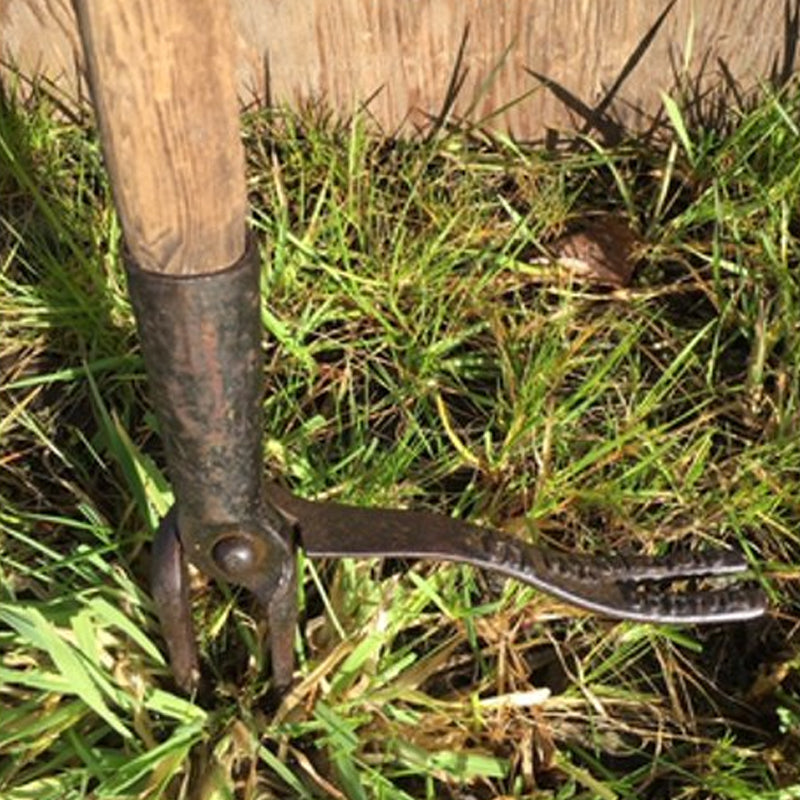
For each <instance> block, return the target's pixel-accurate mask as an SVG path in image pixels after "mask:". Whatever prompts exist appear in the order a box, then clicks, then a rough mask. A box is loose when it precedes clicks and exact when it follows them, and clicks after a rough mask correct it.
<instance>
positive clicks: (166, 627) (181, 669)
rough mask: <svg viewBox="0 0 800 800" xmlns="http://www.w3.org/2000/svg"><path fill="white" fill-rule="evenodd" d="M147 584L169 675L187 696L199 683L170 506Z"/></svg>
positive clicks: (182, 566) (180, 551) (158, 535)
mask: <svg viewBox="0 0 800 800" xmlns="http://www.w3.org/2000/svg"><path fill="white" fill-rule="evenodd" d="M150 580H151V584H152V591H153V600H154V602H155V606H156V612H157V613H158V618H159V620H160V622H161V631H162V633H163V635H164V639H165V640H166V643H167V649H168V651H169V660H170V666H171V668H172V674H173V676H174V677H175V682H176V683H177V684H178V686H179V687H180V688H181V689H183V690H184V691H187V692H190V691H192V690H193V689H195V688H197V685H198V683H199V680H200V666H199V659H198V655H197V644H196V643H195V637H194V625H193V624H192V608H191V605H190V603H189V577H188V574H187V571H186V561H185V560H184V557H183V548H182V546H181V540H180V537H179V535H178V528H177V512H176V509H175V507H174V506H173V507H172V508H171V509H170V511H169V513H168V514H167V515H166V516H165V517H164V519H162V520H161V524H160V525H159V526H158V530H157V531H156V536H155V539H154V541H153V552H152V566H151V570H150Z"/></svg>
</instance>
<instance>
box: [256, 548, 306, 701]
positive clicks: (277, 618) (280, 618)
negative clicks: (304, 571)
mask: <svg viewBox="0 0 800 800" xmlns="http://www.w3.org/2000/svg"><path fill="white" fill-rule="evenodd" d="M254 594H255V595H256V598H257V599H258V600H259V602H260V604H261V605H262V607H263V608H264V609H265V611H266V615H267V621H268V622H269V645H270V655H271V656H272V678H273V681H274V684H275V687H276V688H277V689H279V690H280V689H285V688H286V687H287V686H289V684H290V683H291V682H292V676H293V674H294V634H295V629H296V627H297V576H296V574H295V568H294V562H293V561H287V562H286V564H285V570H284V575H283V576H282V579H281V581H280V583H279V585H278V587H277V588H276V587H275V584H274V583H272V582H270V583H269V585H268V586H265V587H264V589H263V590H260V589H259V588H258V587H256V588H255V589H254Z"/></svg>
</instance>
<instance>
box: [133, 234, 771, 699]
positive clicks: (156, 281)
mask: <svg viewBox="0 0 800 800" xmlns="http://www.w3.org/2000/svg"><path fill="white" fill-rule="evenodd" d="M128 272H129V286H130V292H131V298H132V300H133V303H134V308H135V309H136V315H137V319H138V324H139V334H140V338H141V342H142V348H143V351H144V356H145V362H146V364H147V367H148V375H149V378H150V384H151V388H152V391H153V395H154V400H155V405H156V409H157V411H158V415H159V419H160V422H161V428H162V436H163V438H164V442H165V447H166V451H167V463H168V466H169V474H170V477H171V479H172V483H173V486H174V489H175V496H176V498H177V504H176V507H175V509H174V510H173V512H172V513H170V514H169V515H168V516H167V517H166V519H165V520H164V522H163V523H162V525H161V527H160V529H159V531H158V533H157V536H156V543H155V548H154V553H155V557H154V571H153V593H154V596H155V598H156V602H157V606H158V611H159V615H160V617H161V620H162V626H163V629H164V632H165V636H166V639H167V644H168V646H169V649H170V653H171V660H172V664H173V669H174V672H175V676H176V679H177V681H178V682H179V683H180V684H181V685H183V686H190V685H191V684H192V682H193V680H194V676H195V675H196V674H197V671H198V660H197V654H196V649H195V644H194V634H193V632H192V628H191V613H190V606H189V597H188V592H187V587H186V567H185V563H184V559H185V558H188V559H189V560H190V561H191V562H193V563H194V564H195V565H196V566H197V567H198V568H199V569H200V570H201V571H203V572H205V573H206V574H208V575H212V576H214V577H216V578H219V579H221V580H225V581H229V582H231V583H235V584H240V585H242V586H245V587H246V588H248V589H249V590H250V591H252V592H253V593H254V594H255V595H256V597H257V598H258V600H259V601H260V603H261V604H262V606H263V607H264V609H265V611H266V614H267V617H268V619H269V622H270V636H271V649H272V667H273V673H274V678H275V682H276V684H277V685H286V684H287V683H288V682H289V681H290V679H291V674H292V667H293V651H292V643H293V632H294V627H295V622H296V609H295V602H294V598H295V572H294V563H295V559H294V549H295V548H297V547H302V548H303V549H304V550H305V552H306V554H307V555H308V556H310V557H312V558H314V557H328V558H331V557H346V556H350V557H376V556H397V557H420V558H435V559H441V560H448V561H461V562H467V563H470V564H474V565H476V566H478V567H482V568H485V569H490V570H495V571H497V572H500V573H503V574H505V575H508V576H510V577H512V578H516V579H519V580H522V581H525V582H526V583H530V584H532V585H534V586H536V587H537V588H539V589H542V590H544V591H547V592H550V593H551V594H553V595H555V596H556V597H559V598H561V599H563V600H565V601H567V602H568V603H572V604H574V605H577V606H580V607H582V608H586V609H589V610H591V611H595V612H598V613H600V614H603V615H606V616H610V617H620V618H626V619H637V620H649V621H654V622H694V623H708V622H729V621H734V620H743V619H748V618H751V617H754V616H757V615H759V614H761V613H763V612H764V609H765V605H766V601H765V597H764V595H763V593H762V592H761V590H760V589H757V588H750V587H747V586H741V585H737V584H731V585H729V586H725V587H722V588H712V587H708V588H693V589H686V588H685V587H677V588H683V590H682V591H678V590H677V588H676V584H679V583H681V582H683V583H685V582H686V581H689V580H691V579H696V578H703V577H709V578H718V577H721V576H737V575H738V574H739V573H741V572H743V571H744V570H745V568H746V563H745V561H744V559H743V558H742V556H741V555H740V554H738V553H736V552H731V551H716V552H711V553H700V554H683V555H677V556H667V557H665V558H663V559H649V558H644V557H641V556H635V557H630V558H627V559H626V558H623V557H620V556H617V557H610V558H593V557H588V556H576V555H571V554H562V553H557V552H555V551H552V550H548V549H544V548H540V547H536V546H533V545H530V544H527V543H525V542H523V541H521V540H518V539H516V538H514V537H512V536H509V535H507V534H504V533H502V532H500V531H496V530H492V529H489V528H482V527H479V526H477V525H472V524H469V523H466V522H462V521H460V520H455V519H451V518H448V517H444V516H440V515H437V514H432V513H423V512H415V511H399V510H389V509H379V508H355V507H350V506H345V505H340V504H337V503H330V502H312V501H308V500H302V499H300V498H298V497H295V496H294V495H293V494H291V492H289V491H287V490H286V489H284V488H281V487H280V486H279V485H278V484H274V483H265V481H264V478H263V473H262V433H261V421H260V412H259V409H260V406H261V384H262V377H263V365H262V361H261V357H260V354H261V327H260V311H259V291H258V287H259V272H260V265H259V260H258V253H257V249H256V247H255V246H254V244H253V242H252V241H251V242H250V244H249V246H248V248H247V251H246V253H245V255H244V257H243V258H242V259H241V260H240V261H239V262H237V263H236V264H234V265H233V266H232V267H230V268H229V269H227V270H223V271H221V272H217V273H215V274H213V275H210V276H200V277H190V278H185V277H177V278H176V277H171V276H163V275H155V274H149V273H145V272H143V271H141V270H139V269H137V267H136V265H135V264H133V263H129V265H128ZM156 306H157V308H158V313H153V312H152V309H153V308H154V307H156ZM712 584H713V581H712Z"/></svg>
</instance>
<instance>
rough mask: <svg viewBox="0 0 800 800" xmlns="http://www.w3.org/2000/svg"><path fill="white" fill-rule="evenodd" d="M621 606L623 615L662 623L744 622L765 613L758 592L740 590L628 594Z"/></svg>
mask: <svg viewBox="0 0 800 800" xmlns="http://www.w3.org/2000/svg"><path fill="white" fill-rule="evenodd" d="M624 602H625V607H624V612H625V613H626V615H630V616H632V617H634V618H639V619H643V620H652V621H654V622H665V623H673V622H674V623H694V624H707V623H720V622H736V621H744V620H748V619H754V618H756V617H760V616H761V615H762V614H764V612H765V611H766V609H767V597H766V595H765V594H764V592H763V591H762V589H761V588H759V587H741V586H730V587H726V588H722V589H708V590H703V591H696V592H688V593H670V592H659V591H654V592H650V593H644V592H636V591H635V590H631V591H630V592H629V593H627V596H626V597H625V601H624Z"/></svg>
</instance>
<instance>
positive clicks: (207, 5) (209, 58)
mask: <svg viewBox="0 0 800 800" xmlns="http://www.w3.org/2000/svg"><path fill="white" fill-rule="evenodd" d="M75 6H76V10H77V13H78V23H79V28H80V34H81V39H82V41H83V47H84V50H85V54H86V63H87V66H88V70H89V82H90V86H91V91H92V96H93V99H94V105H95V109H96V112H97V117H98V121H99V124H100V132H101V137H102V144H103V153H104V156H105V161H106V165H107V168H108V170H109V172H110V174H111V182H112V187H113V191H114V199H115V203H116V206H117V211H118V213H119V216H120V219H121V221H122V229H123V231H124V234H125V239H126V243H127V246H128V248H129V249H130V251H131V254H132V256H133V258H134V259H135V260H136V262H137V263H138V264H139V266H140V267H141V268H142V269H145V270H149V271H151V272H164V273H170V274H176V275H191V274H198V273H206V272H214V271H217V270H219V269H222V268H224V267H226V266H228V265H229V264H232V263H233V262H235V261H236V260H237V259H238V258H239V257H240V256H241V255H242V252H243V251H244V245H245V221H246V213H247V210H246V209H247V193H246V188H245V175H244V152H243V148H242V143H241V138H240V135H239V118H238V103H237V98H236V90H235V84H234V65H233V58H232V51H233V33H232V30H233V28H232V25H231V20H230V4H229V3H228V2H225V1H224V0H223V1H222V2H220V0H192V2H191V3H190V2H180V0H76V2H75Z"/></svg>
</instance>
